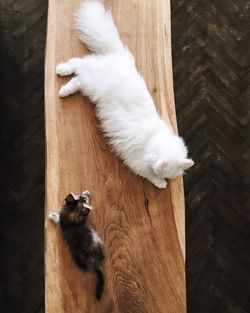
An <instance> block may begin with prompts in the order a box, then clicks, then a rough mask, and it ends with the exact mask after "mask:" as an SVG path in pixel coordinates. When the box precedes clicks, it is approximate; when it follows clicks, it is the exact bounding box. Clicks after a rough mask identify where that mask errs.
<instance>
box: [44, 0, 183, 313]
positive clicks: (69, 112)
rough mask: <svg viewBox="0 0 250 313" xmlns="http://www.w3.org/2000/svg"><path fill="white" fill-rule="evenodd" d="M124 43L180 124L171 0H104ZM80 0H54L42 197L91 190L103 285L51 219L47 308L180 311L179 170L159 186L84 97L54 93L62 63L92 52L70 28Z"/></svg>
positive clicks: (49, 205)
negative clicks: (126, 160) (129, 160)
mask: <svg viewBox="0 0 250 313" xmlns="http://www.w3.org/2000/svg"><path fill="white" fill-rule="evenodd" d="M105 3H106V4H107V6H108V7H110V8H111V10H112V13H113V16H114V19H115V21H116V24H117V27H118V30H119V32H120V34H121V37H122V38H123V40H124V42H125V43H126V44H127V45H128V47H129V48H130V49H131V51H132V52H133V53H134V55H135V59H136V62H137V65H138V69H139V71H140V72H141V73H142V75H143V77H144V78H145V80H146V82H147V85H148V87H149V90H150V92H151V93H152V95H153V98H154V100H155V103H156V104H157V109H158V111H159V112H160V113H161V115H162V116H164V118H166V119H168V120H169V122H170V123H171V125H172V127H173V128H174V129H175V130H177V126H176V116H175V105H174V95H173V82H172V59H171V32H170V3H169V0H157V1H156V0H155V1H147V0H144V1H139V0H127V1H123V0H107V1H105ZM79 4H80V1H78V0H72V1H63V2H62V1H60V0H53V1H52V0H50V1H49V13H48V32H47V49H46V65H45V71H46V72H45V120H46V205H45V215H46V217H47V215H48V213H50V212H52V211H55V210H56V209H57V208H58V207H60V204H61V202H62V200H63V198H64V197H65V195H66V194H67V193H68V192H70V191H74V192H80V191H82V190H84V189H89V190H91V192H92V195H93V199H92V203H93V205H94V207H95V210H94V211H93V213H92V216H91V222H92V224H93V226H94V227H95V228H96V230H97V231H98V233H99V234H100V235H101V237H102V238H103V239H104V242H105V250H106V262H105V275H106V287H105V293H104V297H103V299H102V301H101V302H97V301H96V300H95V298H94V283H95V282H94V278H93V276H92V275H91V274H86V273H82V272H80V271H79V270H78V269H77V268H76V267H75V266H74V264H73V262H72V260H71V258H70V255H69V253H68V250H67V248H66V246H65V243H64V242H63V240H62V237H61V233H60V230H59V229H58V228H56V227H55V226H54V225H52V223H51V222H50V221H48V220H47V219H45V287H46V288H45V303H46V313H55V312H60V313H63V312H65V313H66V312H71V313H77V312H86V313H91V312H96V313H102V312H107V313H111V312H117V313H118V312H121V313H122V312H131V313H137V312H143V313H153V312H157V313H158V312H159V313H168V312H169V313H170V312H171V313H174V312H176V313H182V312H185V311H186V304H185V267H184V259H185V255H184V250H185V238H184V233H185V232H184V199H183V185H182V179H181V178H178V179H176V180H174V181H171V182H170V184H169V187H168V188H167V189H166V190H159V189H157V188H156V187H154V186H153V185H152V184H150V183H149V182H148V181H146V180H144V179H143V178H141V177H136V176H135V175H134V174H133V173H131V172H130V170H128V169H127V168H125V167H124V166H123V165H122V163H121V162H120V161H119V160H118V159H117V158H116V157H115V156H114V155H113V154H112V153H111V152H110V149H109V148H108V146H107V145H106V143H105V142H104V140H103V137H102V134H101V133H100V131H99V129H98V121H97V120H96V118H95V116H94V112H93V108H92V106H91V105H90V104H89V103H88V101H87V99H85V98H84V97H82V96H80V95H73V96H71V97H68V98H66V99H63V100H62V99H60V98H59V97H58V90H59V87H60V86H61V85H62V83H64V82H65V81H67V80H68V78H59V77H56V75H55V66H56V64H57V63H58V62H61V61H64V60H67V59H68V58H70V57H73V56H82V55H84V54H86V53H87V50H86V49H85V47H84V46H83V44H82V43H81V42H80V41H79V40H78V38H77V34H76V33H75V32H74V30H73V27H72V24H73V23H72V20H73V15H74V13H75V11H76V9H77V8H78V7H79Z"/></svg>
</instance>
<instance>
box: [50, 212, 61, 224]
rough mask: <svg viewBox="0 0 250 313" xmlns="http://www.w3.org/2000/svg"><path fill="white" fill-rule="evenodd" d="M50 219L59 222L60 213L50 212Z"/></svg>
mask: <svg viewBox="0 0 250 313" xmlns="http://www.w3.org/2000/svg"><path fill="white" fill-rule="evenodd" d="M49 219H50V220H52V221H53V222H54V223H56V224H57V223H59V221H60V214H59V213H50V214H49Z"/></svg>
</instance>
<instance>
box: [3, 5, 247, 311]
mask: <svg viewBox="0 0 250 313" xmlns="http://www.w3.org/2000/svg"><path fill="white" fill-rule="evenodd" d="M171 4H172V41H173V68H174V85H175V98H176V108H177V117H178V122H179V131H180V133H181V135H183V136H184V137H185V139H186V141H187V143H188V146H189V149H190V155H192V156H193V158H194V160H195V161H196V166H195V168H194V169H193V170H192V171H190V172H189V173H188V175H187V176H186V177H185V192H186V231H187V265H186V269H187V291H188V299H187V301H188V312H189V313H247V312H250V307H249V306H248V302H247V300H248V299H247V297H248V296H249V289H250V285H249V281H248V280H247V276H248V275H249V265H248V261H249V252H248V251H249V248H248V247H249V231H248V229H247V226H248V225H249V205H250V183H249V174H250V161H249V159H250V149H249V147H250V140H249V139H250V138H249V134H250V123H249V121H250V103H249V95H250V88H249V86H250V85H249V69H250V66H249V65H250V55H249V47H250V31H249V29H250V23H249V22H250V1H243V0H233V1H232V0H217V1H215V0H213V1H205V0H190V1H182V0H178V1H177V0H172V1H171ZM46 10H47V1H46V0H22V1H18V0H15V1H14V0H2V1H1V2H0V23H1V27H0V59H1V63H0V68H1V77H2V78H1V84H0V86H1V97H2V103H1V106H0V107H1V154H0V156H1V189H0V190H1V191H0V195H1V213H0V271H1V273H0V308H1V312H2V313H12V312H13V313H19V312H22V313H40V312H44V299H43V297H44V291H43V288H44V280H43V205H44V203H43V201H44V127H43V123H44V121H43V119H44V116H43V65H44V42H45V30H46ZM135 313H136V312H135ZM152 313H153V312H152Z"/></svg>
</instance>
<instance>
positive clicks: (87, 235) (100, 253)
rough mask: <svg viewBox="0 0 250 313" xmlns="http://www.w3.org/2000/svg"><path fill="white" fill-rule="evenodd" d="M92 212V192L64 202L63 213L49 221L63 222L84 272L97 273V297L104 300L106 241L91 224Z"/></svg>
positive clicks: (50, 216)
mask: <svg viewBox="0 0 250 313" xmlns="http://www.w3.org/2000/svg"><path fill="white" fill-rule="evenodd" d="M91 210H92V207H91V206H90V193H89V191H84V192H83V193H82V195H79V196H78V195H74V194H73V193H70V194H69V195H68V196H67V197H66V199H65V200H64V203H63V206H62V208H61V211H60V213H51V214H49V218H50V219H51V220H53V221H54V222H55V223H60V226H61V229H62V233H63V237H64V239H65V240H66V242H67V244H68V246H69V249H70V252H71V255H72V258H73V260H74V261H75V263H76V264H77V265H78V266H79V267H80V268H81V269H82V270H84V271H90V272H94V273H95V274H96V281H97V285H96V298H97V299H98V300H100V299H101V296H102V293H103V288H104V274H103V271H102V267H101V264H102V262H103V261H104V258H105V257H104V248H103V242H102V240H101V239H100V238H99V236H98V235H97V233H96V232H95V230H94V229H93V228H92V227H91V226H90V225H89V224H88V221H87V218H88V214H89V212H90V211H91Z"/></svg>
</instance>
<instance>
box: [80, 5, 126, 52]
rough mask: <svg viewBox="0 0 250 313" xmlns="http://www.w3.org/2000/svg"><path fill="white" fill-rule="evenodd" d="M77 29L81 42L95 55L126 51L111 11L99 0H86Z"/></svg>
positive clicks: (82, 6)
mask: <svg viewBox="0 0 250 313" xmlns="http://www.w3.org/2000/svg"><path fill="white" fill-rule="evenodd" d="M75 27H76V30H77V31H78V32H79V37H80V40H81V41H83V42H84V43H85V45H86V46H87V47H88V48H89V49H90V50H91V51H93V52H95V53H100V54H106V53H120V52H122V51H124V49H125V48H124V46H123V43H122V41H121V39H120V36H119V34H118V31H117V28H116V26H115V24H114V21H113V18H112V15H111V13H110V11H107V10H105V8H104V6H103V4H102V2H101V1H99V0H85V1H84V2H83V3H82V4H81V7H80V9H79V11H78V12H77V13H76V18H75Z"/></svg>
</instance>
